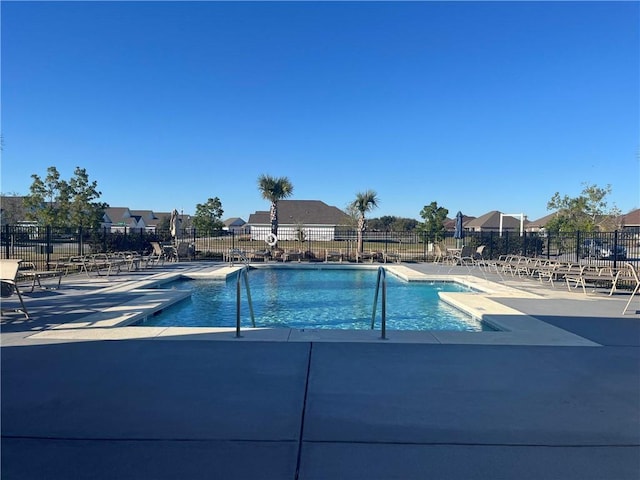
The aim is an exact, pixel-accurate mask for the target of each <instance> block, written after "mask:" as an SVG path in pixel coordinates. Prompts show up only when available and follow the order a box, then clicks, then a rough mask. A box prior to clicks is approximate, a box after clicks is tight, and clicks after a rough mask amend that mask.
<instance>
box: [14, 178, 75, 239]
mask: <svg viewBox="0 0 640 480" xmlns="http://www.w3.org/2000/svg"><path fill="white" fill-rule="evenodd" d="M31 178H32V179H33V183H32V184H31V187H29V195H27V196H26V197H25V199H24V206H25V208H26V210H27V211H26V217H27V220H31V221H33V222H37V223H38V224H39V225H51V226H54V227H57V226H64V224H65V222H66V218H64V217H66V212H62V211H61V203H62V202H60V203H59V202H58V200H59V199H60V198H61V197H62V196H64V195H66V193H67V192H68V189H67V185H66V182H65V181H64V180H61V179H60V173H59V172H58V169H56V167H49V168H47V176H46V177H45V178H44V180H43V179H42V178H40V176H39V175H37V174H35V173H34V174H33V175H31Z"/></svg>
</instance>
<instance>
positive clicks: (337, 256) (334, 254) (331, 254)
mask: <svg viewBox="0 0 640 480" xmlns="http://www.w3.org/2000/svg"><path fill="white" fill-rule="evenodd" d="M331 260H338V261H339V262H342V261H343V260H344V254H343V253H342V250H325V251H324V261H325V262H329V261H331Z"/></svg>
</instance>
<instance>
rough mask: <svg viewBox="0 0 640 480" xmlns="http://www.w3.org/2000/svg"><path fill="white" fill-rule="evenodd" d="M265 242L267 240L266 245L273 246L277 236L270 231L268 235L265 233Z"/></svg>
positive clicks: (276, 241)
mask: <svg viewBox="0 0 640 480" xmlns="http://www.w3.org/2000/svg"><path fill="white" fill-rule="evenodd" d="M265 242H267V245H269V246H270V247H273V246H274V245H275V244H276V243H278V237H276V236H275V235H274V234H273V233H270V234H269V235H267V239H266V240H265Z"/></svg>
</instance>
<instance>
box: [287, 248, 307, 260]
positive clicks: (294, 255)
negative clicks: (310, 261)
mask: <svg viewBox="0 0 640 480" xmlns="http://www.w3.org/2000/svg"><path fill="white" fill-rule="evenodd" d="M303 256H304V254H303V253H302V252H301V251H300V250H286V251H285V252H284V253H283V254H282V261H283V262H291V261H293V260H297V261H298V262H299V261H300V260H302V257H303Z"/></svg>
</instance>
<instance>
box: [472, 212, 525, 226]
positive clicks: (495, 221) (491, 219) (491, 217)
mask: <svg viewBox="0 0 640 480" xmlns="http://www.w3.org/2000/svg"><path fill="white" fill-rule="evenodd" d="M500 214H501V212H499V211H498V210H493V211H491V212H488V213H485V214H484V215H482V216H480V217H478V218H474V219H473V220H470V221H469V222H467V223H466V224H465V225H464V228H474V229H475V228H480V229H483V230H500ZM528 224H529V221H528V220H527V219H525V221H524V225H525V226H526V225H528ZM502 229H503V230H519V229H520V219H517V218H515V217H510V216H506V217H503V218H502Z"/></svg>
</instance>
